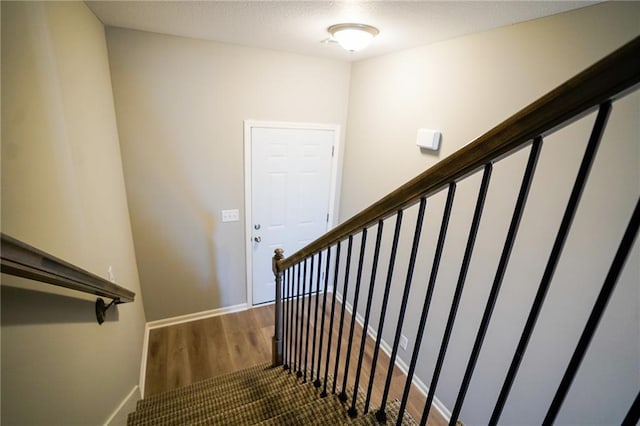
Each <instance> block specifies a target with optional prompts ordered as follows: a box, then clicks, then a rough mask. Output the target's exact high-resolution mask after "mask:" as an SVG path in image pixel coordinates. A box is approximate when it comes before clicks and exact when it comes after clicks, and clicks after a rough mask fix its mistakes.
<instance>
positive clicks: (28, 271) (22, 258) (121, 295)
mask: <svg viewBox="0 0 640 426" xmlns="http://www.w3.org/2000/svg"><path fill="white" fill-rule="evenodd" d="M1 270H2V273H3V274H9V275H14V276H17V277H22V278H27V279H30V280H34V281H39V282H43V283H48V284H53V285H56V286H59V287H65V288H69V289H72V290H77V291H81V292H83V293H89V294H95V295H97V296H103V297H108V298H110V299H112V300H111V302H110V303H109V304H106V303H105V302H104V300H103V299H102V298H97V299H96V304H95V313H96V320H97V321H98V324H102V323H103V322H104V320H105V316H106V312H107V310H108V309H109V308H110V307H111V306H113V305H114V304H119V303H127V302H133V300H134V298H135V295H136V294H135V293H134V292H132V291H130V290H128V289H126V288H124V287H121V286H119V285H117V284H114V283H112V282H111V281H109V280H106V279H104V278H102V277H99V276H97V275H95V274H92V273H91V272H89V271H86V270H84V269H82V268H79V267H77V266H75V265H73V264H71V263H68V262H65V261H64V260H62V259H59V258H57V257H55V256H53V255H52V254H49V253H47V252H44V251H42V250H39V249H37V248H35V247H33V246H31V245H29V244H27V243H24V242H22V241H20V240H17V239H15V238H13V237H10V236H9V235H5V234H2V267H1Z"/></svg>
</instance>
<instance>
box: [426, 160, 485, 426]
mask: <svg viewBox="0 0 640 426" xmlns="http://www.w3.org/2000/svg"><path fill="white" fill-rule="evenodd" d="M492 170H493V166H492V165H491V164H487V165H485V166H484V173H483V175H482V183H481V184H480V191H479V192H478V201H477V202H476V208H475V211H474V213H473V219H472V221H471V228H470V229H469V238H467V247H466V248H465V252H464V256H463V258H462V266H461V267H460V274H459V275H458V283H457V285H456V289H455V292H454V295H453V301H452V302H451V309H450V310H449V318H448V319H447V325H446V326H445V330H444V335H443V336H442V343H441V344H440V352H439V354H438V360H437V361H436V366H435V368H434V371H433V377H432V378H431V384H430V385H429V393H428V394H427V402H426V403H425V405H424V410H423V411H422V418H421V419H420V426H425V425H426V424H427V418H428V417H429V411H430V410H431V403H432V402H433V398H434V396H435V392H436V386H437V385H438V379H439V378H440V371H441V370H442V364H443V363H444V358H445V356H446V353H447V346H448V345H449V338H450V337H451V331H452V330H453V324H454V323H455V320H456V313H457V311H458V305H459V304H460V298H461V297H462V290H463V289H464V282H465V280H466V278H467V271H468V270H469V264H470V263H471V255H472V253H473V247H474V245H475V242H476V235H477V234H478V228H479V227H480V219H481V217H482V211H483V209H484V202H485V200H486V198H487V190H488V189H489V181H490V179H491V171H492Z"/></svg>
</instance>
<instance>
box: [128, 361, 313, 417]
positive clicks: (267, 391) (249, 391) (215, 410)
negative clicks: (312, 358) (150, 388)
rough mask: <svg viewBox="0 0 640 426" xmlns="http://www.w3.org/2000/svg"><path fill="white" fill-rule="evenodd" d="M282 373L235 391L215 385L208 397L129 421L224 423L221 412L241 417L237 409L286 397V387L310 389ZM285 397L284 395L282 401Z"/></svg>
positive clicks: (248, 408) (146, 413) (252, 410)
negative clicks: (224, 390)
mask: <svg viewBox="0 0 640 426" xmlns="http://www.w3.org/2000/svg"><path fill="white" fill-rule="evenodd" d="M279 374H280V377H277V378H273V379H272V380H271V381H260V380H255V381H252V383H251V384H250V387H248V388H243V389H238V391H237V392H235V393H233V394H224V393H216V389H215V388H214V389H213V393H210V394H209V396H208V398H204V399H201V400H197V401H193V400H192V401H191V403H190V404H183V405H180V406H174V408H175V409H174V410H172V411H170V412H166V411H165V412H163V413H153V412H150V411H146V412H144V413H141V414H140V415H139V416H134V415H132V416H131V418H130V423H129V424H130V425H131V424H135V425H136V426H142V425H144V426H151V425H173V424H185V423H188V424H194V423H196V422H198V421H200V420H202V419H212V420H210V421H209V423H210V424H222V423H224V422H219V421H217V420H216V418H217V417H219V415H220V414H221V413H224V416H223V417H225V418H232V417H234V416H235V417H238V415H237V414H235V413H234V412H235V411H243V410H244V411H250V412H252V413H253V412H254V411H255V412H257V411H256V409H254V407H262V406H263V405H264V404H265V402H264V401H265V400H267V401H268V400H274V399H275V400H277V399H278V398H285V397H286V395H284V393H285V391H286V392H298V393H300V392H303V394H306V393H309V391H308V390H307V389H305V388H306V387H305V386H304V385H302V384H300V383H299V382H298V380H297V379H296V377H295V376H293V375H289V374H287V373H285V372H283V371H281V372H280V373H279ZM284 401H285V400H284V399H283V404H284ZM223 420H224V419H223ZM133 422H135V423H133ZM236 424H239V423H236Z"/></svg>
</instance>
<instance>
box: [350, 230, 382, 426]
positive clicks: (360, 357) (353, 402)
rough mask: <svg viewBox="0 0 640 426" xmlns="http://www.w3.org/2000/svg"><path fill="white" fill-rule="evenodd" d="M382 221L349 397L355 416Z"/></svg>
mask: <svg viewBox="0 0 640 426" xmlns="http://www.w3.org/2000/svg"><path fill="white" fill-rule="evenodd" d="M383 226H384V222H383V221H382V220H379V221H378V232H377V233H376V245H375V248H374V251H373V265H372V266H371V279H370V280H369V293H368V294H367V307H366V309H365V313H364V323H363V325H362V339H361V341H360V352H359V354H358V367H357V368H356V381H355V383H354V385H353V397H352V398H351V407H350V408H349V415H350V416H351V417H356V416H357V415H358V410H356V399H357V397H358V386H360V371H361V370H362V360H363V358H364V348H365V345H366V343H367V329H368V328H369V315H370V314H371V301H372V300H373V290H374V287H375V282H376V271H377V269H378V258H379V256H380V243H381V242H382V229H383Z"/></svg>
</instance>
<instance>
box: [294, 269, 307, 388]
mask: <svg viewBox="0 0 640 426" xmlns="http://www.w3.org/2000/svg"><path fill="white" fill-rule="evenodd" d="M307 260H309V258H307V259H305V260H304V265H303V272H302V294H299V295H298V297H300V298H301V299H302V309H301V310H300V321H301V323H300V336H299V337H300V342H299V343H298V354H299V355H298V373H297V376H298V377H302V370H303V369H304V370H305V374H306V372H307V371H306V368H307V366H306V365H303V364H302V360H303V357H302V342H303V341H304V295H305V294H306V293H307Z"/></svg>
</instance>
